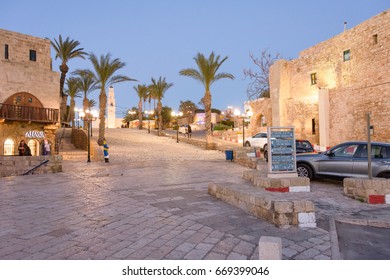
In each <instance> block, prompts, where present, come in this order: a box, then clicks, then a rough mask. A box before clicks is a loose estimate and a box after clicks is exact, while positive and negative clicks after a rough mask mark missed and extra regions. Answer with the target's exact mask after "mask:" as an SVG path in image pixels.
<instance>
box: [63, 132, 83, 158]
mask: <svg viewBox="0 0 390 280" xmlns="http://www.w3.org/2000/svg"><path fill="white" fill-rule="evenodd" d="M59 133H60V137H61V142H60V145H59V154H60V155H62V160H71V161H84V160H86V159H87V157H88V152H87V151H84V150H80V149H76V148H75V146H74V145H73V144H72V128H61V129H60V131H59Z"/></svg>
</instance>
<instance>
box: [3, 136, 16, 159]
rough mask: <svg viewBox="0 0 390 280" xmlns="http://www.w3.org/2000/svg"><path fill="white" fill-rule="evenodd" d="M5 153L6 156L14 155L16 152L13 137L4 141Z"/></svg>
mask: <svg viewBox="0 0 390 280" xmlns="http://www.w3.org/2000/svg"><path fill="white" fill-rule="evenodd" d="M3 148H4V155H5V156H13V155H14V152H15V141H14V140H12V139H9V138H8V139H6V140H5V141H4V146H3Z"/></svg>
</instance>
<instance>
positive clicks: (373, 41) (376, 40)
mask: <svg viewBox="0 0 390 280" xmlns="http://www.w3.org/2000/svg"><path fill="white" fill-rule="evenodd" d="M372 44H373V45H376V44H378V34H375V35H372Z"/></svg>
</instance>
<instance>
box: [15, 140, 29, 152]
mask: <svg viewBox="0 0 390 280" xmlns="http://www.w3.org/2000/svg"><path fill="white" fill-rule="evenodd" d="M18 150H19V156H31V150H30V147H29V146H28V145H27V144H26V142H24V140H20V143H19V147H18Z"/></svg>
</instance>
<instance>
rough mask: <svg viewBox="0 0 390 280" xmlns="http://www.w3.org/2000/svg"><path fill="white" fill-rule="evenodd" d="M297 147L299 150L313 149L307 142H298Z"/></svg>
mask: <svg viewBox="0 0 390 280" xmlns="http://www.w3.org/2000/svg"><path fill="white" fill-rule="evenodd" d="M296 145H297V147H298V148H304V149H311V145H310V143H309V142H307V141H297V142H296Z"/></svg>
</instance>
